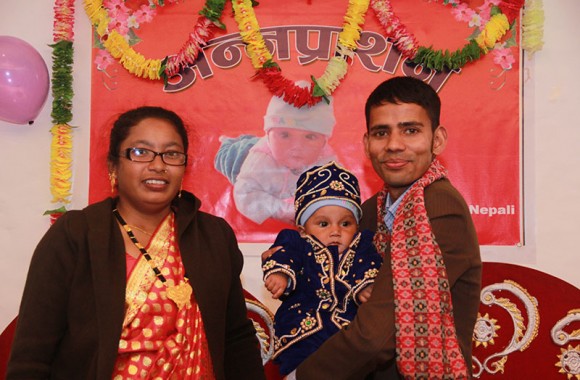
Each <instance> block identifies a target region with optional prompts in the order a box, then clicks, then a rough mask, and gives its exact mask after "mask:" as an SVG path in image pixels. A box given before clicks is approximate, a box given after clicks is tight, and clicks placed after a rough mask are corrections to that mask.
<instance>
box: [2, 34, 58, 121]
mask: <svg viewBox="0 0 580 380" xmlns="http://www.w3.org/2000/svg"><path fill="white" fill-rule="evenodd" d="M48 88H49V77H48V69H47V67H46V64H45V63H44V60H43V59H42V57H41V55H40V53H38V51H36V49H34V47H32V45H30V44H29V43H28V42H26V41H23V40H21V39H19V38H16V37H10V36H0V120H4V121H7V122H9V123H14V124H32V123H33V122H34V119H35V118H36V117H37V116H38V114H39V113H40V110H41V109H42V106H43V105H44V102H45V101H46V98H47V96H48Z"/></svg>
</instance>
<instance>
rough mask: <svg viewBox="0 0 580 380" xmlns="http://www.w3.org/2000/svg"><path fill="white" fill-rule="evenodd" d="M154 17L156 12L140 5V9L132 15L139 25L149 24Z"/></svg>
mask: <svg viewBox="0 0 580 380" xmlns="http://www.w3.org/2000/svg"><path fill="white" fill-rule="evenodd" d="M156 15H157V11H156V10H155V9H154V8H150V7H148V6H147V5H141V7H140V8H139V9H137V10H136V11H135V13H134V16H135V18H136V19H137V22H139V23H144V22H151V21H153V18H154V17H155V16H156Z"/></svg>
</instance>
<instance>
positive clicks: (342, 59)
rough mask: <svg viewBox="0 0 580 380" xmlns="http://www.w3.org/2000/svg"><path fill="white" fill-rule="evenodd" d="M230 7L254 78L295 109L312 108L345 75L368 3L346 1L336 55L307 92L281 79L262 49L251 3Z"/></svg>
mask: <svg viewBox="0 0 580 380" xmlns="http://www.w3.org/2000/svg"><path fill="white" fill-rule="evenodd" d="M232 4H233V9H234V18H235V20H236V22H237V24H238V28H239V30H240V35H241V37H242V41H244V43H245V44H246V45H247V51H248V54H249V56H250V59H251V61H252V66H253V67H254V68H255V69H256V70H258V71H257V73H256V78H258V79H261V80H262V81H263V82H264V83H265V84H266V86H267V87H268V89H269V90H270V92H272V94H273V95H275V96H278V97H281V98H283V99H284V101H285V102H286V103H288V104H291V105H293V106H295V107H302V106H305V105H308V106H312V105H314V104H316V103H318V102H320V101H321V100H322V99H323V98H325V97H326V96H330V95H331V94H332V93H333V92H334V90H335V89H336V88H337V87H338V85H339V84H340V81H341V80H342V79H343V78H344V77H345V76H346V73H347V71H348V60H349V59H352V57H353V56H354V50H355V49H356V44H357V41H358V40H359V39H360V34H361V28H362V25H363V24H364V20H365V14H366V12H367V10H368V7H369V0H350V1H349V3H348V9H347V11H346V14H345V16H344V24H343V29H342V31H341V32H340V34H339V36H338V44H337V51H336V54H335V56H334V57H332V58H331V59H330V61H329V62H328V65H327V67H326V70H325V71H324V73H323V74H322V76H321V77H320V78H318V79H316V78H314V77H312V78H311V79H312V81H313V84H314V85H313V86H311V88H310V89H309V88H302V87H300V86H297V85H296V84H295V83H294V82H293V81H291V80H289V79H286V78H284V76H282V71H281V69H280V67H279V66H278V64H277V63H275V62H274V61H273V58H272V55H271V54H270V52H269V51H268V49H267V48H266V43H265V41H264V37H263V36H262V34H261V33H260V25H259V24H258V20H257V19H256V14H255V13H254V9H253V7H252V2H251V1H250V0H232Z"/></svg>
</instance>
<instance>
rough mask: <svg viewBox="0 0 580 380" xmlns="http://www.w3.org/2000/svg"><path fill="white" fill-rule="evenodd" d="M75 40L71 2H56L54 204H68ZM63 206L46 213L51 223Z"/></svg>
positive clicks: (54, 48)
mask: <svg viewBox="0 0 580 380" xmlns="http://www.w3.org/2000/svg"><path fill="white" fill-rule="evenodd" d="M73 40H74V0H55V5H54V24H53V41H54V44H52V45H50V46H51V47H52V48H53V53H52V59H53V63H52V79H51V82H52V98H53V101H52V111H51V117H52V123H53V127H52V128H51V130H50V132H51V133H52V143H51V153H50V192H51V194H52V196H53V199H52V202H54V203H64V204H68V203H70V196H71V187H72V185H71V178H72V172H71V164H72V127H71V126H70V125H69V124H68V123H69V122H70V121H71V120H72V98H73V89H72V82H73V76H72V64H73V53H74V50H73ZM65 211H66V207H65V206H61V207H60V208H58V209H55V210H48V211H46V212H45V215H46V214H49V215H51V220H52V222H54V220H56V218H57V217H58V216H60V215H61V214H62V213H64V212H65Z"/></svg>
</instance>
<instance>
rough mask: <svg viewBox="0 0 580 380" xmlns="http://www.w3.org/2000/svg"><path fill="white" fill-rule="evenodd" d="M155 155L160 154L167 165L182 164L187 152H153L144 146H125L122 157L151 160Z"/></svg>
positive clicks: (138, 160) (139, 160)
mask: <svg viewBox="0 0 580 380" xmlns="http://www.w3.org/2000/svg"><path fill="white" fill-rule="evenodd" d="M157 156H161V161H163V162H164V163H166V164H167V165H173V166H182V165H186V164H187V154H185V153H181V152H174V151H168V152H155V151H153V150H151V149H146V148H127V149H125V156H123V157H125V158H126V159H128V160H131V161H134V162H151V161H153V160H154V159H155V157H157Z"/></svg>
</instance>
